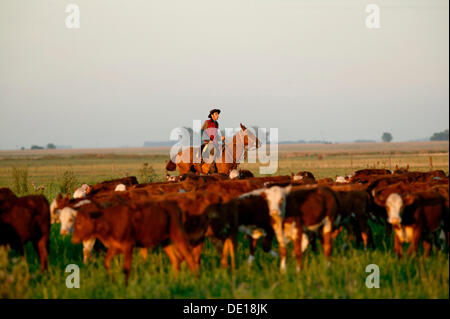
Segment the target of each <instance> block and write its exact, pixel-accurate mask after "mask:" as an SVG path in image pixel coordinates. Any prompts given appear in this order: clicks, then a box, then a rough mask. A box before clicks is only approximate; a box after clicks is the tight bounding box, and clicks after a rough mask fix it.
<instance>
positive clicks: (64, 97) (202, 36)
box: [0, 0, 449, 149]
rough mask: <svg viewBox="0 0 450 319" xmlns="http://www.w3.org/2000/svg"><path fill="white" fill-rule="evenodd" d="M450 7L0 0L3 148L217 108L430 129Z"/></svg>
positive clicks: (396, 129) (120, 137)
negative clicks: (376, 22) (71, 16)
mask: <svg viewBox="0 0 450 319" xmlns="http://www.w3.org/2000/svg"><path fill="white" fill-rule="evenodd" d="M71 2H72V3H76V4H78V5H79V8H80V24H81V28H80V29H67V28H66V26H65V19H66V16H67V15H68V14H67V13H66V12H65V7H66V5H67V4H69V3H71ZM369 3H376V4H378V5H379V7H380V10H381V11H380V18H381V19H380V21H381V28H380V29H368V28H367V27H366V26H365V19H366V16H367V13H366V12H365V8H366V5H367V4H369ZM448 5H449V2H448V0H442V1H440V0H402V1H399V0H396V1H395V0H388V1H375V0H370V1H361V0H343V1H335V0H330V1H317V0H310V1H306V0H305V1H302V0H270V1H269V0H255V1H249V0H238V1H235V0H233V1H230V0H226V1H225V0H221V1H214V0H208V1H196V0H190V1H185V0H182V1H174V0H170V1H163V0H159V1H149V0H142V1H135V0H128V1H123V0H120V1H119V0H117V1H113V0H108V1H106V0H102V1H100V0H97V1H91V0H90V1H87V0H73V1H61V0H53V1H48V0H45V1H44V0H39V1H24V0H1V1H0V149H16V148H18V147H20V146H25V147H27V148H28V147H30V145H32V144H38V145H46V144H47V143H48V142H53V143H55V144H57V145H72V146H73V147H96V146H99V147H111V146H122V145H129V146H142V144H143V143H144V141H150V140H153V141H161V140H168V139H169V134H170V131H171V129H172V128H174V127H177V126H191V125H192V120H194V119H200V120H205V119H206V116H207V114H208V111H209V110H210V109H211V108H212V107H213V106H217V107H219V108H221V109H222V113H221V117H220V119H219V122H220V125H221V127H222V128H224V127H236V126H238V125H239V122H242V123H244V124H248V125H258V126H261V127H267V128H270V127H277V128H278V130H279V135H280V139H281V140H299V139H304V140H310V139H322V138H323V139H326V140H332V141H348V140H354V139H376V140H379V139H380V137H381V134H382V132H383V131H389V132H391V133H392V135H393V136H394V140H395V141H402V140H410V139H416V138H422V137H428V136H431V135H432V133H433V132H436V131H441V130H444V129H447V128H448V127H449V120H448V117H449V106H448V105H449V89H448V86H449V64H448V63H449V62H448V61H449V41H448V37H449V34H448V30H449V15H448V12H449V7H448Z"/></svg>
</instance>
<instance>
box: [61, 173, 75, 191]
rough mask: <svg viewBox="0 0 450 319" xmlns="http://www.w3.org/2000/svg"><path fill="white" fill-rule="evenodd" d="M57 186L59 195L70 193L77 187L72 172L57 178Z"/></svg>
mask: <svg viewBox="0 0 450 319" xmlns="http://www.w3.org/2000/svg"><path fill="white" fill-rule="evenodd" d="M58 184H59V191H60V193H62V194H67V193H72V192H73V191H74V190H75V187H76V186H77V185H78V179H77V176H76V175H75V173H74V172H73V171H71V170H67V171H64V172H63V173H62V175H61V176H60V177H59V178H58Z"/></svg>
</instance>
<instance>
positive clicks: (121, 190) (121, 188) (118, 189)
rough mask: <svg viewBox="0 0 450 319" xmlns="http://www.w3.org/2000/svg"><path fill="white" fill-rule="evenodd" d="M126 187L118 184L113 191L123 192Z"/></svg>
mask: <svg viewBox="0 0 450 319" xmlns="http://www.w3.org/2000/svg"><path fill="white" fill-rule="evenodd" d="M126 190H127V187H126V186H125V185H124V184H118V185H117V186H116V188H115V189H114V191H115V192H125V191H126Z"/></svg>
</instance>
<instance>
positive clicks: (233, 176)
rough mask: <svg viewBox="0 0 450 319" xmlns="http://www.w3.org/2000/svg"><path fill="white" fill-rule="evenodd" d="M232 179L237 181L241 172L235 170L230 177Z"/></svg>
mask: <svg viewBox="0 0 450 319" xmlns="http://www.w3.org/2000/svg"><path fill="white" fill-rule="evenodd" d="M229 177H230V179H235V178H238V177H239V171H238V170H237V169H233V170H231V172H230V175H229Z"/></svg>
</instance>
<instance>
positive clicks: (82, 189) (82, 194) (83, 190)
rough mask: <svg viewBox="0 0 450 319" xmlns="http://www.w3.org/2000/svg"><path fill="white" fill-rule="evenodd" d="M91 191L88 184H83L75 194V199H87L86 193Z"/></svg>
mask: <svg viewBox="0 0 450 319" xmlns="http://www.w3.org/2000/svg"><path fill="white" fill-rule="evenodd" d="M88 189H89V185H88V184H83V185H81V187H79V188H77V189H76V190H75V192H74V193H73V198H84V197H86V192H87V190H88Z"/></svg>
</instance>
